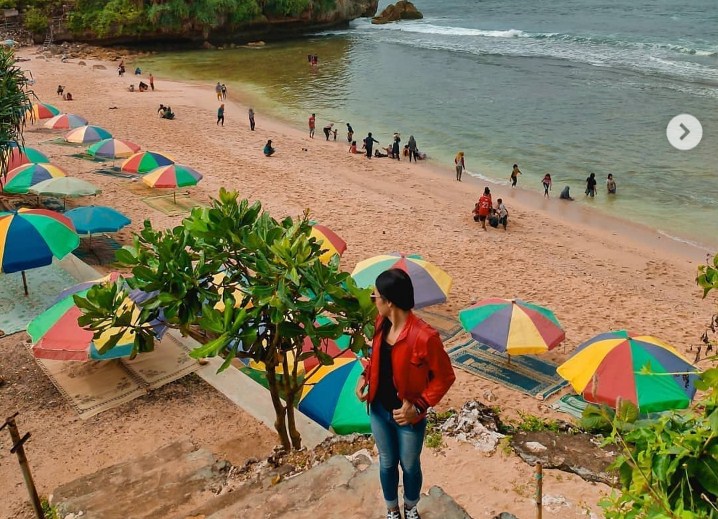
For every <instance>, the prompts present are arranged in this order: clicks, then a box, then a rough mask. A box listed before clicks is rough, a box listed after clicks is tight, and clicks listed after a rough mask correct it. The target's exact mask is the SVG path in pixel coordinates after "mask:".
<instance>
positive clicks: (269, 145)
mask: <svg viewBox="0 0 718 519" xmlns="http://www.w3.org/2000/svg"><path fill="white" fill-rule="evenodd" d="M275 151H277V150H275V149H274V148H273V147H272V139H269V140H268V141H267V144H265V145H264V156H265V157H271V156H272V155H273V154H274V152H275Z"/></svg>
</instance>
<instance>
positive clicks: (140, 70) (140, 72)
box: [135, 67, 142, 76]
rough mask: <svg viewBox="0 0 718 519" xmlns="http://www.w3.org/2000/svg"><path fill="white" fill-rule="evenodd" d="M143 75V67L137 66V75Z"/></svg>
mask: <svg viewBox="0 0 718 519" xmlns="http://www.w3.org/2000/svg"><path fill="white" fill-rule="evenodd" d="M141 75H142V69H141V68H140V67H136V68H135V76H141Z"/></svg>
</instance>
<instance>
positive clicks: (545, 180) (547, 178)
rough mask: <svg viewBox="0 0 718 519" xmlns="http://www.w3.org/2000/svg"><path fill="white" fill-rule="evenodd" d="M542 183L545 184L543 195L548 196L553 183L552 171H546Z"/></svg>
mask: <svg viewBox="0 0 718 519" xmlns="http://www.w3.org/2000/svg"><path fill="white" fill-rule="evenodd" d="M541 183H542V184H543V196H545V197H546V198H548V192H549V191H551V184H552V183H553V182H551V173H546V175H544V177H543V180H542V181H541Z"/></svg>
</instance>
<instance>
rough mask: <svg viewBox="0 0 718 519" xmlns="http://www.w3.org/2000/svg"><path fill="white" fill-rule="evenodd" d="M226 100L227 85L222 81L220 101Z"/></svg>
mask: <svg viewBox="0 0 718 519" xmlns="http://www.w3.org/2000/svg"><path fill="white" fill-rule="evenodd" d="M226 100H227V86H226V85H225V84H224V83H222V101H226Z"/></svg>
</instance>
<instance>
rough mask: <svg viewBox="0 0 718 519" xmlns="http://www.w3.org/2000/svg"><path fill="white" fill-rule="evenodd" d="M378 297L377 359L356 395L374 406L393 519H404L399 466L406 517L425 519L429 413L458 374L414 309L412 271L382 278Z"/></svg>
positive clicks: (436, 336)
mask: <svg viewBox="0 0 718 519" xmlns="http://www.w3.org/2000/svg"><path fill="white" fill-rule="evenodd" d="M372 298H373V299H374V302H375V303H376V307H377V311H378V312H379V315H378V316H377V320H376V333H375V334H374V339H373V341H372V355H371V359H370V362H369V365H368V366H367V369H366V371H365V372H364V374H363V375H362V376H361V377H360V378H359V382H358V384H357V387H356V394H357V397H358V398H359V400H361V401H362V402H363V401H368V402H369V414H370V418H371V430H372V434H373V435H374V441H375V442H376V446H377V449H378V450H379V479H380V481H381V488H382V491H383V493H384V500H385V501H386V506H387V514H386V517H387V519H401V512H400V511H399V464H401V468H402V470H403V474H404V476H403V479H404V518H405V519H420V516H419V512H418V511H417V508H416V506H417V503H418V502H419V497H420V495H421V485H422V481H423V476H422V473H421V461H420V456H421V448H422V446H423V443H424V431H425V430H426V411H427V409H428V408H429V407H431V406H433V405H436V404H437V403H438V402H439V400H441V399H442V397H443V396H444V395H445V394H446V392H447V391H448V390H449V388H450V387H451V385H452V384H453V383H454V380H455V379H456V376H455V375H454V370H453V368H452V367H451V361H450V360H449V356H448V355H447V354H446V351H444V345H443V344H442V343H441V339H440V338H439V334H438V332H437V331H436V330H434V329H433V328H432V327H431V326H429V325H428V324H426V323H425V322H424V321H422V320H421V319H419V318H418V317H416V315H414V313H413V312H412V311H411V309H412V308H413V307H414V287H413V285H412V283H411V278H409V275H408V274H407V273H406V272H404V271H403V270H400V269H391V270H387V271H386V272H383V273H382V274H380V275H379V277H377V279H376V289H375V291H374V294H373V295H372ZM367 387H368V389H369V390H368V391H366V389H367Z"/></svg>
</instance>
